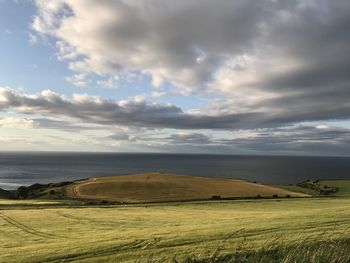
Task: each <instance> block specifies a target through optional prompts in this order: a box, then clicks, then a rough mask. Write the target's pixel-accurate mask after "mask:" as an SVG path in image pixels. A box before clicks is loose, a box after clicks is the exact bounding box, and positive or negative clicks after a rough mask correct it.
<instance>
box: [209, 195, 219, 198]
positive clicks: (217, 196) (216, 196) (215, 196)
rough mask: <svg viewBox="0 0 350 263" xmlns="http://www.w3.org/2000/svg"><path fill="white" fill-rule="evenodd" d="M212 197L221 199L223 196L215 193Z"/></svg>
mask: <svg viewBox="0 0 350 263" xmlns="http://www.w3.org/2000/svg"><path fill="white" fill-rule="evenodd" d="M211 199H221V196H220V195H213V196H212V197H211Z"/></svg>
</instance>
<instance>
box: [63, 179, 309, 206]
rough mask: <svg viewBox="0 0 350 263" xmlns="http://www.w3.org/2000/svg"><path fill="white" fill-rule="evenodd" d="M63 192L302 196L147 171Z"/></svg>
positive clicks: (157, 198) (87, 195)
mask: <svg viewBox="0 0 350 263" xmlns="http://www.w3.org/2000/svg"><path fill="white" fill-rule="evenodd" d="M61 190H63V195H64V196H67V197H70V198H75V199H76V198H77V199H91V200H108V201H118V202H129V203H137V202H161V201H184V200H202V199H220V198H235V197H257V196H261V197H272V196H274V197H277V196H278V197H286V196H291V197H305V196H308V195H307V194H305V193H298V192H293V191H289V190H286V189H282V188H278V187H274V186H269V185H264V184H259V183H252V182H248V181H245V180H237V179H222V178H208V177H195V176H185V175H176V174H168V173H146V174H135V175H126V176H110V177H98V178H91V179H86V180H81V181H76V182H73V183H72V184H69V185H66V186H63V187H62V188H61Z"/></svg>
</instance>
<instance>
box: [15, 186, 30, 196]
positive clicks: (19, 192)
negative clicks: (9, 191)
mask: <svg viewBox="0 0 350 263" xmlns="http://www.w3.org/2000/svg"><path fill="white" fill-rule="evenodd" d="M28 195H29V189H28V187H25V186H20V187H18V189H17V191H16V197H17V198H18V199H26V198H28Z"/></svg>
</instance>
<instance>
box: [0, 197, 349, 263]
mask: <svg viewBox="0 0 350 263" xmlns="http://www.w3.org/2000/svg"><path fill="white" fill-rule="evenodd" d="M15 202H16V201H11V203H12V204H13V207H8V206H7V207H6V208H4V207H3V206H2V205H0V232H1V234H0V244H1V246H0V262H7V263H11V262H28V263H31V262H140V263H142V262H162V263H163V262H174V261H173V260H174V259H176V260H177V261H178V262H186V261H185V260H186V259H189V260H190V259H194V260H199V261H197V262H212V263H213V262H230V261H223V260H220V259H230V257H231V258H232V255H233V256H237V255H238V256H239V257H241V258H239V257H238V259H242V257H248V259H249V260H241V261H238V260H237V261H236V262H260V261H254V260H256V259H260V258H261V259H266V260H265V261H263V262H293V263H294V262H349V261H347V259H349V257H347V258H344V256H346V255H349V254H350V251H349V242H345V243H340V244H338V243H337V240H339V239H345V240H346V239H349V238H350V234H349V228H350V221H349V218H350V202H349V199H348V198H319V199H315V198H300V199H279V200H274V199H255V200H238V201H237V200H236V201H217V202H186V203H183V202H182V203H181V202H180V203H167V204H147V205H140V204H138V205H125V206H123V205H119V206H95V207H88V206H85V207H82V206H79V207H77V206H75V205H74V206H67V207H59V206H57V207H55V206H52V205H50V206H47V207H45V206H44V205H42V204H41V205H38V208H35V207H28V206H23V208H21V207H18V206H15ZM19 202H21V201H19ZM26 202H29V200H27V201H26ZM57 202H65V201H57ZM314 242H316V243H314ZM317 242H321V243H317ZM322 242H323V243H322ZM299 244H301V245H299ZM309 244H310V245H309ZM313 244H315V246H314V245H313ZM274 248H277V250H274ZM235 251H237V254H236V253H235ZM255 251H257V252H255ZM256 253H258V254H256ZM213 255H214V256H215V257H212V256H213ZM225 255H229V256H228V258H225ZM288 255H289V259H290V260H289V261H288V260H284V261H282V260H281V259H285V257H286V256H288ZM274 256H276V257H279V258H278V259H275V258H274ZM211 257H212V260H210V258H211ZM216 257H217V258H218V260H216V261H215V260H214V259H215V258H216ZM236 258H237V257H236ZM334 258H335V260H333V259H334ZM268 259H270V261H268ZM293 259H295V260H294V261H293ZM319 259H323V261H317V260H319ZM342 259H343V260H344V261H341V260H342ZM203 260H204V261H203ZM195 262H196V261H195ZM232 262H235V261H232Z"/></svg>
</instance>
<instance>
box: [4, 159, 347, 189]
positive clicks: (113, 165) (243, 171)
mask: <svg viewBox="0 0 350 263" xmlns="http://www.w3.org/2000/svg"><path fill="white" fill-rule="evenodd" d="M141 172H172V173H180V174H188V175H198V176H206V177H222V178H242V179H246V180H251V181H258V182H263V183H274V184H289V183H297V182H301V181H304V180H306V179H346V178H348V179H350V158H349V157H286V156H283V157H276V156H233V155H195V154H115V153H5V152H2V153H0V188H4V189H16V188H17V187H19V186H21V185H30V184H33V183H49V182H60V181H67V180H68V181H70V180H77V179H82V178H88V177H98V176H106V175H124V174H132V173H141Z"/></svg>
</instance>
